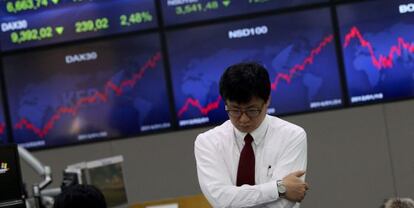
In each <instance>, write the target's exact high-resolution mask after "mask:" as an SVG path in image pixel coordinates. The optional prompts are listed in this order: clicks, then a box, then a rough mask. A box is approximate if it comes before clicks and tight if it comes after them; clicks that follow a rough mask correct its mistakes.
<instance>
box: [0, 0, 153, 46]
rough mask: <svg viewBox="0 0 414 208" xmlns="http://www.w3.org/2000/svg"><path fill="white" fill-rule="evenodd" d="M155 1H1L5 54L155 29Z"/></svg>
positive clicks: (1, 38)
mask: <svg viewBox="0 0 414 208" xmlns="http://www.w3.org/2000/svg"><path fill="white" fill-rule="evenodd" d="M156 16H157V15H156V13H155V5H154V0H139V1H137V0H0V24H1V35H0V45H1V50H3V51H7V50H13V49H19V48H27V47H33V46H39V45H46V44H51V43H57V42H65V41H70V40H77V39H84V38H92V37H99V36H106V35H111V34H117V33H124V32H130V31H137V30H142V29H148V28H154V27H156V25H157V20H156Z"/></svg>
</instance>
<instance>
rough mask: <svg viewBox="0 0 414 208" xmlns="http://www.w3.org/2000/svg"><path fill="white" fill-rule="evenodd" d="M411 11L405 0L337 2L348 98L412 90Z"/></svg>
mask: <svg viewBox="0 0 414 208" xmlns="http://www.w3.org/2000/svg"><path fill="white" fill-rule="evenodd" d="M372 8H375V9H372ZM413 11H414V5H413V4H412V2H411V1H407V0H395V1H387V0H382V1H369V2H364V3H355V4H350V5H342V6H339V7H338V16H339V25H340V33H341V41H342V50H343V54H344V62H345V72H346V80H347V85H348V94H349V99H350V102H351V103H352V104H358V103H364V102H376V101H380V100H385V101H386V100H395V99H401V98H406V97H412V96H414V45H413V41H414V37H413V35H412V34H413V32H414V23H413V18H414V13H413Z"/></svg>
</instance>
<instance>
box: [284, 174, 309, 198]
mask: <svg viewBox="0 0 414 208" xmlns="http://www.w3.org/2000/svg"><path fill="white" fill-rule="evenodd" d="M304 174H305V171H296V172H293V173H291V174H289V175H287V176H286V177H284V178H283V185H285V187H286V195H285V198H286V199H287V200H289V201H294V202H301V201H302V200H303V199H304V198H305V195H306V190H308V189H309V185H308V184H307V183H305V182H304V181H303V180H302V179H300V177H301V176H303V175H304Z"/></svg>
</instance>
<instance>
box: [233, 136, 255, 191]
mask: <svg viewBox="0 0 414 208" xmlns="http://www.w3.org/2000/svg"><path fill="white" fill-rule="evenodd" d="M252 142H253V137H252V136H251V135H250V134H247V135H246V136H245V137H244V147H243V149H242V151H241V153H240V160H239V168H238V170H237V186H241V185H243V184H248V185H254V184H255V182H254V169H255V159H254V152H253V148H252Z"/></svg>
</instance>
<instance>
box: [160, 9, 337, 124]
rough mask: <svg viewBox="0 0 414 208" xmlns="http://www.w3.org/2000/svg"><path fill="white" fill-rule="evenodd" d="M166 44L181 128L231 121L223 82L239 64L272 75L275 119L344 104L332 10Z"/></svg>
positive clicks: (201, 31) (213, 29) (200, 32)
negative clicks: (256, 66)
mask: <svg viewBox="0 0 414 208" xmlns="http://www.w3.org/2000/svg"><path fill="white" fill-rule="evenodd" d="M189 35H191V37H192V38H188V37H189ZM167 42H168V45H169V47H168V49H169V56H170V63H171V76H172V84H173V92H174V98H175V108H176V109H175V110H176V114H177V117H178V121H179V126H190V125H199V124H203V123H219V122H222V121H224V120H226V119H227V115H226V113H225V111H224V102H223V100H222V99H221V97H220V96H219V89H218V82H219V79H220V76H221V74H222V73H223V71H224V69H226V68H227V67H228V66H230V65H232V64H235V63H238V62H249V61H258V62H260V63H262V64H264V65H265V67H266V68H267V69H268V70H269V74H270V77H271V82H272V94H271V96H272V98H271V99H272V101H271V104H270V106H269V110H268V113H270V114H278V115H280V114H288V113H296V112H303V111H312V110H317V109H323V108H332V107H336V106H341V105H342V90H341V84H340V78H339V72H338V65H337V57H336V53H335V44H334V38H333V32H332V26H331V21H330V12H329V10H328V9H318V10H311V11H305V12H299V13H292V14H287V15H282V16H270V17H265V18H258V19H252V20H249V21H239V22H231V23H226V24H218V25H211V26H204V27H198V28H189V29H186V30H176V31H173V32H169V33H167Z"/></svg>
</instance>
